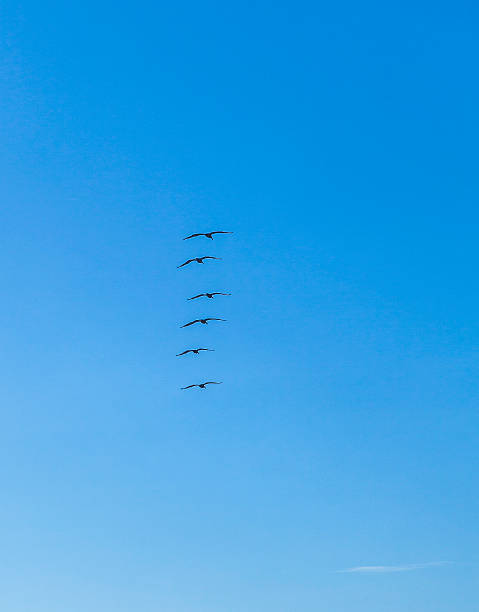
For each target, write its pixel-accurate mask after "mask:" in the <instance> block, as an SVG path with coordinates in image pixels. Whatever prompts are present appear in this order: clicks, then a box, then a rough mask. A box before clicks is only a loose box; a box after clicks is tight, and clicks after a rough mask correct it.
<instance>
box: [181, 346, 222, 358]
mask: <svg viewBox="0 0 479 612" xmlns="http://www.w3.org/2000/svg"><path fill="white" fill-rule="evenodd" d="M214 350H215V349H207V348H197V349H188V350H187V351H183V352H182V353H178V355H177V357H180V356H181V355H186V353H194V354H195V355H199V352H200V351H214Z"/></svg>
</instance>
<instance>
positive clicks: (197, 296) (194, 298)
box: [188, 293, 206, 300]
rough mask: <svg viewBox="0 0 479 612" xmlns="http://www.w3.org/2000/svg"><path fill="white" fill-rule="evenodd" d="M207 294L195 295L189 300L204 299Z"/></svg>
mask: <svg viewBox="0 0 479 612" xmlns="http://www.w3.org/2000/svg"><path fill="white" fill-rule="evenodd" d="M204 295H206V293H200V294H198V295H194V296H193V297H190V298H188V299H189V300H196V298H199V297H203V296H204Z"/></svg>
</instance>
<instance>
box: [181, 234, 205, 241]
mask: <svg viewBox="0 0 479 612" xmlns="http://www.w3.org/2000/svg"><path fill="white" fill-rule="evenodd" d="M196 236H204V234H191V236H186V238H183V240H188V239H189V238H196Z"/></svg>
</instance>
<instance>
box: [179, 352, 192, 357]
mask: <svg viewBox="0 0 479 612" xmlns="http://www.w3.org/2000/svg"><path fill="white" fill-rule="evenodd" d="M189 352H190V351H183V352H182V353H178V354H177V355H176V356H177V357H180V356H181V355H186V353H189Z"/></svg>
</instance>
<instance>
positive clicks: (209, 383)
mask: <svg viewBox="0 0 479 612" xmlns="http://www.w3.org/2000/svg"><path fill="white" fill-rule="evenodd" d="M203 384H204V385H222V384H223V383H220V382H215V381H214V380H210V381H209V382H205V383H203Z"/></svg>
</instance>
